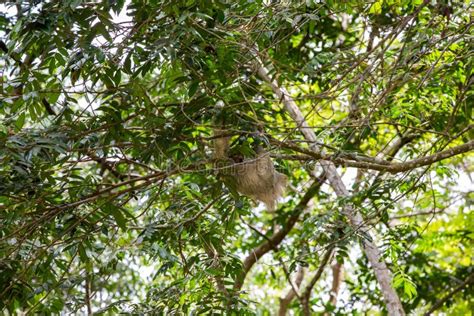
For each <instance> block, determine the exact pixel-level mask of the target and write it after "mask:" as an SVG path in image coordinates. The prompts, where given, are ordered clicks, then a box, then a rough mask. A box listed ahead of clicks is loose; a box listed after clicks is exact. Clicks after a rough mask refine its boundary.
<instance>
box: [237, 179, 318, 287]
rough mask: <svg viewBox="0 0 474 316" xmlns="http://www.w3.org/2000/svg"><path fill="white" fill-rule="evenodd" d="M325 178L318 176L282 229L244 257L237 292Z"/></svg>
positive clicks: (279, 240) (276, 244) (277, 242)
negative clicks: (259, 260)
mask: <svg viewBox="0 0 474 316" xmlns="http://www.w3.org/2000/svg"><path fill="white" fill-rule="evenodd" d="M324 179H325V176H324V174H323V175H321V176H320V177H318V178H317V179H316V180H315V182H314V183H313V184H312V185H311V187H310V188H309V189H308V191H306V193H305V195H304V196H303V198H302V199H301V201H300V202H299V203H298V205H297V206H296V207H295V209H294V210H293V211H292V212H291V214H290V215H289V216H288V219H287V220H286V223H285V225H284V226H283V227H282V228H281V229H280V230H278V231H277V232H275V233H274V234H273V235H272V236H271V237H269V238H268V239H267V240H266V241H264V242H263V243H261V244H260V245H259V246H258V247H256V248H255V249H254V250H252V251H251V252H250V254H249V255H248V256H247V257H246V258H245V259H244V261H243V263H242V272H241V273H240V274H239V276H238V277H237V279H236V281H235V284H234V290H235V291H236V292H238V291H240V289H241V288H242V286H243V284H244V281H245V277H246V275H247V273H248V272H249V271H250V269H251V268H252V266H253V265H254V264H255V263H256V262H257V261H258V259H260V258H261V257H262V256H263V255H265V254H266V253H267V252H269V251H270V250H272V249H274V248H276V247H277V246H278V245H279V244H280V243H281V242H282V241H283V239H284V238H285V237H286V235H288V233H289V232H290V231H291V229H292V228H293V227H294V226H295V224H296V222H297V221H298V218H299V217H300V215H301V213H302V212H303V211H304V209H305V208H306V206H307V205H308V203H309V201H310V200H311V198H312V197H313V196H314V195H315V194H316V193H317V192H318V191H319V189H320V188H321V185H322V184H323V182H324Z"/></svg>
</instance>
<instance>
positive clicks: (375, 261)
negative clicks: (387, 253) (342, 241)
mask: <svg viewBox="0 0 474 316" xmlns="http://www.w3.org/2000/svg"><path fill="white" fill-rule="evenodd" d="M257 55H258V54H257ZM257 60H258V62H259V65H258V74H259V76H260V77H261V78H262V79H263V81H265V82H266V83H267V84H269V85H270V86H271V88H272V91H273V93H274V94H275V95H276V96H277V98H278V99H280V100H281V102H282V103H283V105H284V107H285V109H286V110H287V112H288V113H289V114H290V116H291V118H292V119H293V120H294V121H295V122H296V124H297V126H298V129H299V130H300V131H301V133H302V134H303V135H304V137H305V139H306V140H307V141H309V142H310V143H311V145H310V149H311V151H312V152H314V153H321V154H324V152H322V150H321V147H320V146H319V145H318V142H317V137H316V134H315V133H314V131H313V129H311V128H310V126H309V125H308V123H307V122H306V120H305V118H304V116H303V114H302V112H301V110H300V109H299V107H298V106H297V105H296V103H295V101H294V100H293V99H292V97H291V96H290V95H289V93H288V92H287V91H286V90H285V89H284V88H281V87H280V86H279V85H278V82H277V81H276V80H272V79H271V78H270V77H269V74H268V71H267V70H266V69H265V67H264V66H263V63H262V62H261V61H260V60H259V58H258V57H257ZM320 164H321V166H322V167H323V169H324V171H325V172H326V176H327V179H328V181H329V184H330V185H331V187H332V188H333V190H334V191H335V192H336V194H337V195H338V196H340V197H349V191H348V190H347V188H346V186H345V185H344V183H343V182H342V179H341V177H340V176H339V174H338V173H337V170H336V167H335V165H334V164H333V163H332V162H330V161H327V160H320ZM343 213H344V215H345V216H347V217H348V218H349V220H350V222H351V225H352V226H353V227H354V228H355V229H361V230H362V231H363V232H364V233H365V234H366V235H368V236H370V234H369V231H368V228H366V227H365V225H364V220H363V218H362V215H361V214H360V213H359V212H358V211H357V210H356V209H355V208H354V207H353V206H352V205H350V204H347V205H346V206H345V207H344V209H343ZM362 248H363V250H364V252H365V254H366V256H367V258H368V259H369V262H370V264H371V266H372V269H373V270H374V273H375V276H376V278H377V281H378V283H379V285H380V290H381V292H382V294H383V297H384V300H385V304H386V306H387V310H388V312H389V314H390V315H405V312H404V310H403V306H402V304H401V301H400V298H399V297H398V294H397V292H396V291H395V290H394V289H393V288H392V274H391V272H390V270H389V269H388V267H387V265H386V264H385V262H384V261H383V258H382V255H381V253H380V251H379V249H378V248H377V246H376V245H375V243H373V242H372V241H371V239H370V238H367V239H364V240H362Z"/></svg>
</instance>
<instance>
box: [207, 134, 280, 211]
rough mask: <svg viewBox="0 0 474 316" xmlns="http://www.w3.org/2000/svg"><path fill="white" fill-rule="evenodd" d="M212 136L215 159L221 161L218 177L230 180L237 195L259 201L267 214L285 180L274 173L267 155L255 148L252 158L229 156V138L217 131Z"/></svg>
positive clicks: (277, 197) (273, 206)
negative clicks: (254, 154)
mask: <svg viewBox="0 0 474 316" xmlns="http://www.w3.org/2000/svg"><path fill="white" fill-rule="evenodd" d="M214 135H215V136H216V138H215V140H214V153H215V154H214V155H215V158H216V160H217V161H223V162H225V166H224V167H223V168H222V169H221V170H220V171H221V172H222V174H223V175H224V176H226V177H230V178H231V180H232V183H233V186H234V188H235V189H236V190H237V192H239V193H240V194H242V195H245V196H247V197H249V198H251V199H252V200H254V201H260V202H263V203H264V204H265V206H266V207H267V210H268V211H270V212H273V211H275V206H276V202H277V200H278V199H279V198H280V197H281V196H282V194H283V193H284V190H285V187H286V184H287V177H286V176H285V175H284V174H282V173H280V172H278V171H276V170H275V167H274V165H273V161H272V159H271V158H270V154H269V153H268V152H266V151H265V150H264V149H263V148H262V147H261V146H259V147H258V148H257V150H256V153H257V155H256V157H254V158H242V157H241V156H231V155H229V148H230V137H229V136H224V135H225V132H224V130H221V129H218V130H217V129H216V130H214ZM219 136H221V137H219Z"/></svg>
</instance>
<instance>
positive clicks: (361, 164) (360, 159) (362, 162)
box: [272, 140, 474, 174]
mask: <svg viewBox="0 0 474 316" xmlns="http://www.w3.org/2000/svg"><path fill="white" fill-rule="evenodd" d="M272 142H273V143H277V144H278V146H281V147H285V148H288V149H292V150H294V151H297V152H300V153H303V154H305V155H307V156H306V157H305V156H293V157H291V156H285V157H284V158H286V159H295V160H311V158H312V159H316V160H326V161H330V162H332V163H333V164H334V165H336V166H345V167H353V168H360V169H370V170H377V171H385V172H390V173H392V174H395V173H400V172H406V171H409V170H413V169H416V168H419V167H424V166H428V165H432V164H434V163H435V162H438V161H441V160H444V159H447V158H451V157H453V156H457V155H460V154H463V153H467V152H470V151H472V150H474V140H472V141H469V142H467V143H465V144H462V145H459V146H455V147H452V148H449V149H446V150H443V151H441V152H438V153H436V154H433V155H430V156H426V157H420V158H416V159H413V160H410V161H406V162H390V161H386V160H382V159H378V158H375V157H367V156H359V155H355V154H350V153H340V154H338V155H337V156H335V155H331V154H326V153H323V152H320V151H317V152H314V151H313V150H307V149H303V148H300V147H299V146H297V145H293V144H289V143H287V142H278V141H275V140H272ZM397 145H399V144H398V143H397ZM316 146H317V145H316ZM400 146H402V143H400ZM313 147H314V145H313Z"/></svg>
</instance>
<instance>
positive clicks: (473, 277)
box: [425, 273, 474, 316]
mask: <svg viewBox="0 0 474 316" xmlns="http://www.w3.org/2000/svg"><path fill="white" fill-rule="evenodd" d="M471 283H474V273H472V274H471V275H470V276H468V277H467V279H466V280H465V281H464V282H463V283H461V284H459V285H458V286H457V287H455V288H454V289H453V290H452V291H451V292H449V293H448V294H447V295H446V296H445V297H443V298H441V299H440V300H438V301H436V303H434V304H433V306H431V308H430V309H429V310H428V311H427V312H426V313H425V316H427V315H431V314H432V313H433V312H434V311H435V310H437V309H438V308H440V307H442V306H443V305H444V303H446V301H447V300H449V299H450V298H451V297H453V296H454V295H455V294H456V293H457V292H459V291H461V290H462V289H463V288H464V287H465V286H468V285H469V284H471Z"/></svg>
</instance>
